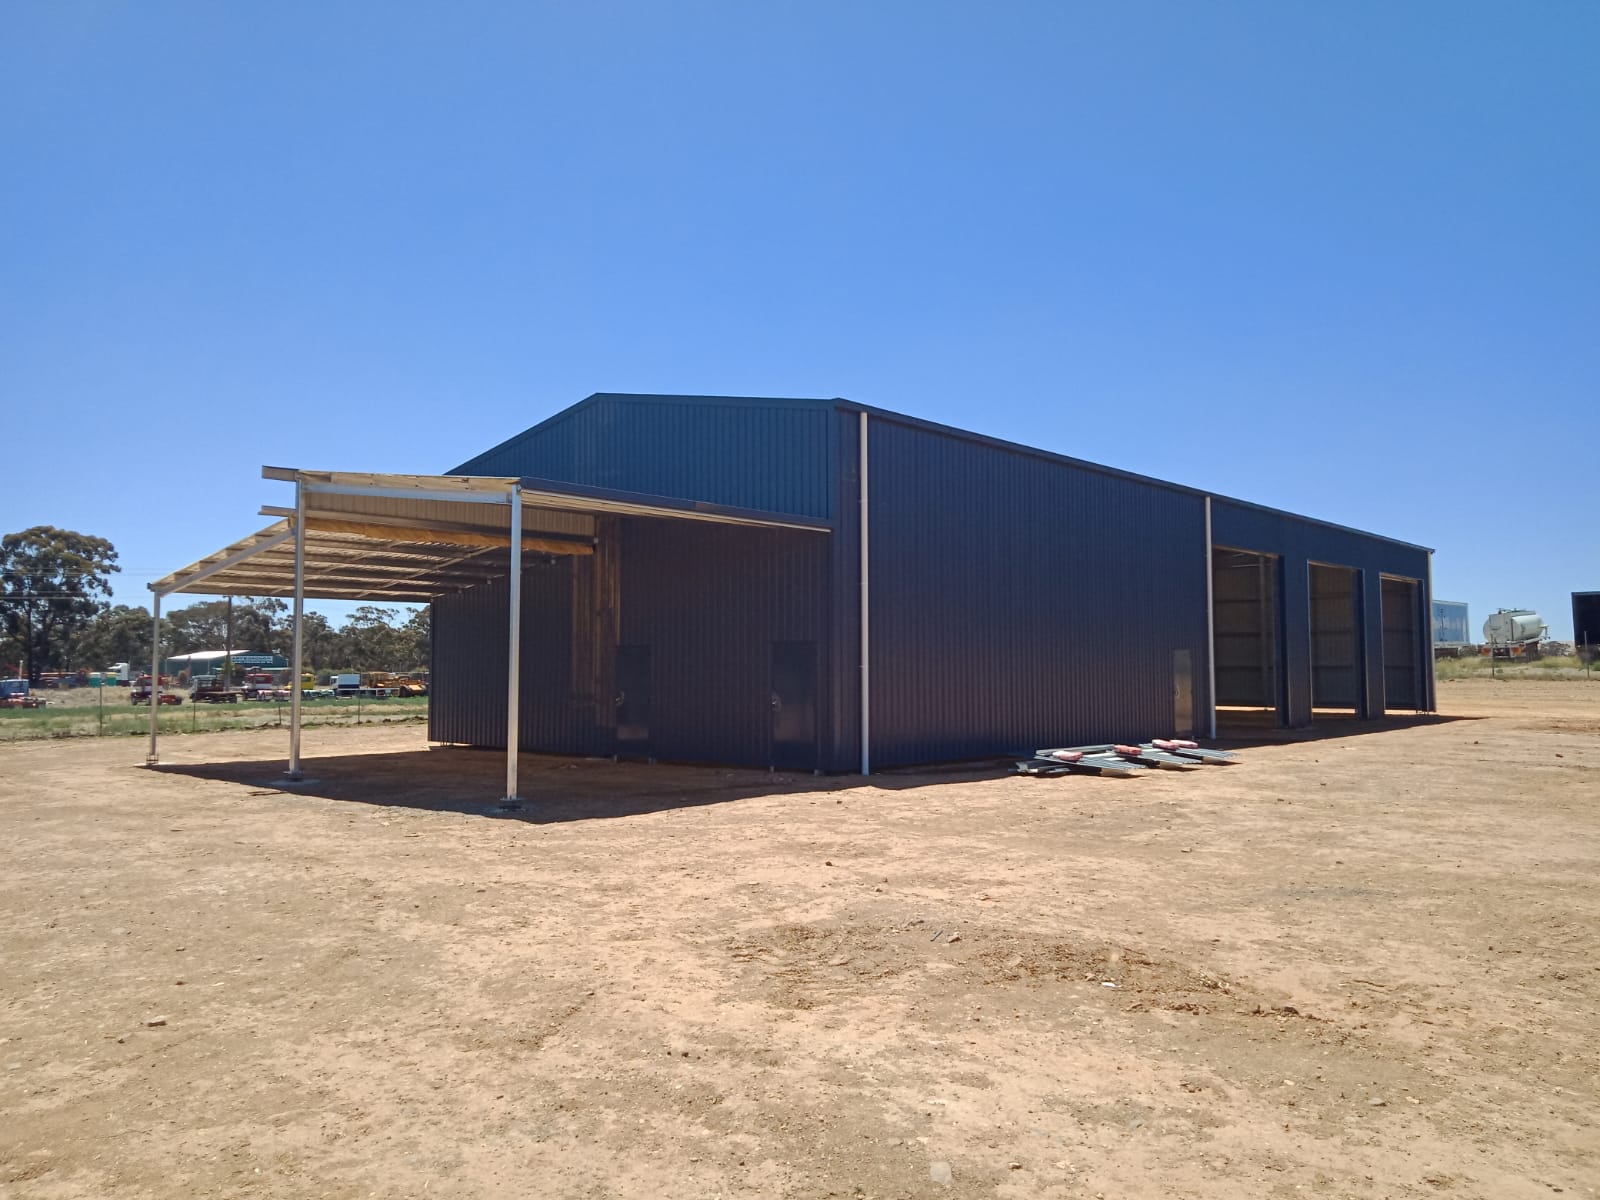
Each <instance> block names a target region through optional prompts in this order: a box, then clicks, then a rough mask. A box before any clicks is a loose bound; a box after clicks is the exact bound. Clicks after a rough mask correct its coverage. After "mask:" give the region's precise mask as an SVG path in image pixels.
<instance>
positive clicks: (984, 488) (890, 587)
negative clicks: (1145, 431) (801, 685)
mask: <svg viewBox="0 0 1600 1200" xmlns="http://www.w3.org/2000/svg"><path fill="white" fill-rule="evenodd" d="M869 442H870V447H869V448H870V457H869V472H870V477H869V478H870V489H869V496H870V511H871V526H870V537H871V546H872V578H871V597H872V601H871V603H872V648H871V666H872V746H873V762H874V764H876V765H881V766H895V765H901V764H910V763H919V762H934V761H939V760H949V759H959V758H971V757H978V756H984V755H993V754H999V753H1006V752H1009V751H1014V750H1033V749H1035V748H1038V747H1041V746H1048V745H1071V744H1074V743H1093V742H1102V741H1108V740H1126V739H1128V738H1133V737H1139V736H1147V737H1148V736H1162V735H1165V734H1170V733H1171V732H1173V726H1174V720H1175V714H1174V652H1175V651H1179V650H1187V651H1189V654H1190V659H1191V662H1192V664H1193V674H1192V680H1193V682H1192V687H1193V693H1192V696H1191V704H1192V707H1193V711H1194V712H1196V713H1200V712H1202V711H1203V710H1204V708H1205V706H1206V704H1207V697H1206V694H1205V679H1206V667H1205V663H1206V653H1207V631H1206V622H1205V579H1206V574H1205V573H1206V561H1207V554H1208V549H1207V546H1206V541H1205V511H1204V501H1203V499H1202V498H1201V497H1199V496H1195V495H1190V494H1185V493H1182V492H1177V491H1173V490H1168V489H1164V488H1158V487H1152V486H1149V485H1148V484H1144V483H1139V482H1135V481H1130V480H1127V479H1123V478H1119V477H1116V476H1113V475H1107V474H1101V473H1098V472H1093V471H1087V470H1082V469H1077V468H1074V467H1070V466H1064V465H1062V464H1060V463H1057V462H1051V461H1049V460H1048V459H1046V458H1043V457H1041V456H1038V455H1034V454H1030V453H1028V452H1026V451H1023V450H1015V451H1012V450H1006V449H1002V448H998V447H995V446H992V445H983V444H974V443H972V442H970V441H967V440H964V439H961V438H959V437H956V436H951V435H948V434H942V433H937V432H933V431H930V430H927V429H925V428H915V427H911V426H906V425H901V424H897V423H895V422H893V421H892V420H888V419H884V418H873V419H872V420H871V422H870V427H869Z"/></svg>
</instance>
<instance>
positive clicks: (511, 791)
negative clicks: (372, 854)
mask: <svg viewBox="0 0 1600 1200" xmlns="http://www.w3.org/2000/svg"><path fill="white" fill-rule="evenodd" d="M508 500H509V502H510V504H511V579H510V594H509V595H508V596H507V604H506V607H507V608H508V609H510V610H511V616H510V628H509V629H508V631H507V645H506V794H505V797H504V798H503V799H502V800H501V801H500V805H499V807H500V809H501V811H503V812H515V811H516V810H517V809H519V808H521V807H522V800H521V799H520V798H519V797H518V795H517V753H518V751H519V750H520V749H521V747H520V746H519V744H518V742H519V740H520V739H519V733H520V722H519V719H518V718H519V714H518V711H517V706H518V702H519V701H520V700H521V698H522V694H521V693H522V485H521V484H517V483H513V484H512V485H511V492H510V495H509V497H508Z"/></svg>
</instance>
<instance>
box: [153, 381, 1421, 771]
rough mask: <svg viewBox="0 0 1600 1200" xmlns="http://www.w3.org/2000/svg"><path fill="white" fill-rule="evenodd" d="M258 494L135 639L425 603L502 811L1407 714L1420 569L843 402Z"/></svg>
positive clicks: (453, 725)
mask: <svg viewBox="0 0 1600 1200" xmlns="http://www.w3.org/2000/svg"><path fill="white" fill-rule="evenodd" d="M263 474H264V475H265V476H266V477H267V478H269V479H276V480H281V481H284V482H289V483H293V484H294V486H295V504H294V507H292V508H291V507H272V506H268V507H264V508H263V509H262V512H263V514H264V515H267V516H271V517H275V518H277V520H276V521H275V523H274V524H272V525H270V526H269V527H268V528H266V529H263V530H261V531H260V532H258V533H256V534H253V535H251V536H250V537H247V538H244V539H242V540H241V541H239V542H236V543H234V544H233V545H231V546H228V547H224V548H223V549H222V550H219V551H217V552H216V553H215V554H213V555H211V556H209V557H208V558H205V559H201V560H200V561H199V562H196V563H194V564H192V565H191V566H189V567H187V568H185V569H184V570H182V571H178V572H175V573H174V574H172V575H170V576H168V577H166V578H164V579H162V580H159V581H157V582H156V583H155V584H153V585H152V590H153V591H154V592H155V599H156V622H157V626H158V631H159V622H160V601H161V598H162V597H163V596H165V595H168V594H171V593H178V592H199V593H208V594H242V595H276V596H286V597H292V598H293V600H294V610H295V616H296V631H297V632H296V647H295V652H294V659H295V662H296V669H297V670H298V664H299V662H300V657H301V656H300V648H299V632H298V630H299V616H300V612H301V604H302V601H303V599H304V598H305V597H325V598H336V599H376V600H380V601H382V600H391V601H427V602H431V603H432V605H433V662H432V680H431V689H430V690H431V696H432V701H431V704H430V712H429V722H430V728H429V736H430V738H431V739H432V740H433V741H436V742H443V743H458V744H467V745H474V746H484V747H496V748H500V749H503V750H504V751H505V752H506V759H507V766H506V775H507V781H506V796H507V798H508V799H511V800H514V799H515V797H516V791H517V785H516V779H517V773H516V758H517V754H518V752H519V750H535V751H545V752H552V753H564V754H584V755H628V756H638V757H643V758H651V759H664V760H675V761H689V762H714V763H728V764H738V765H748V766H762V767H774V768H781V769H785V770H817V771H860V772H862V773H868V772H869V771H870V770H872V769H873V768H874V767H891V766H906V765H914V764H919V763H930V762H938V761H950V760H957V759H963V758H976V757H982V756H989V755H996V754H1003V753H1009V752H1012V751H1017V750H1032V749H1034V748H1037V747H1040V746H1045V745H1052V744H1054V745H1063V744H1071V743H1080V744H1081V743H1095V742H1107V741H1120V740H1128V739H1133V738H1142V737H1148V736H1152V735H1161V734H1172V733H1176V734H1186V733H1211V734H1214V733H1215V732H1216V731H1217V728H1218V724H1219V721H1220V722H1222V723H1223V724H1224V725H1225V724H1227V723H1228V722H1251V723H1254V724H1257V725H1260V724H1275V725H1280V726H1287V727H1299V726H1305V725H1309V724H1311V723H1313V722H1314V721H1319V720H1325V719H1331V718H1333V717H1335V716H1338V715H1344V716H1348V717H1357V718H1376V717H1380V716H1382V715H1384V714H1385V713H1391V712H1396V711H1403V712H1418V711H1432V709H1433V707H1434V679H1433V656H1432V653H1431V645H1432V636H1431V629H1430V626H1431V617H1430V614H1431V594H1430V585H1429V569H1430V561H1431V559H1430V555H1431V553H1432V552H1431V551H1429V550H1428V549H1426V548H1424V547H1421V546H1415V545H1411V544H1409V543H1406V542H1400V541H1396V540H1394V539H1391V538H1385V537H1380V536H1377V535H1374V534H1368V533H1361V532H1358V531H1356V530H1351V529H1346V528H1343V527H1341V526H1337V525H1331V524H1328V523H1326V522H1321V521H1316V520H1313V519H1311V518H1309V517H1300V516H1295V515H1293V514H1290V513H1284V512H1279V511H1276V510H1273V509H1268V508H1263V507H1261V506H1259V505H1253V504H1248V503H1245V502H1243V501H1239V500H1234V499H1230V498H1226V497H1220V496H1212V495H1209V494H1207V493H1206V492H1203V491H1199V490H1196V489H1194V488H1189V487H1183V486H1180V485H1177V484H1173V483H1165V482H1162V481H1160V480H1156V479H1150V478H1146V477H1144V476H1140V475H1135V474H1132V473H1129V472H1125V471H1118V470H1114V469H1111V468H1109V467H1104V466H1100V465H1097V464H1095V463H1091V462H1086V461H1083V460H1080V459H1075V458H1069V457H1065V456H1062V455H1059V454H1052V453H1049V452H1046V451H1044V450H1041V449H1038V448H1035V447H1031V446H1023V445H1017V444H1014V443H1008V442H1002V441H997V440H995V439H992V438H987V437H984V436H982V435H979V434H975V433H969V432H966V431H963V430H958V429H952V428H949V427H947V426H942V425H936V424H933V423H931V422H927V421H922V420H918V419H916V418H913V417H908V416H904V415H901V414H898V413H892V412H887V411H884V410H881V409H876V408H870V407H867V406H864V405H860V404H855V403H851V402H849V401H845V400H800V399H764V398H748V397H709V396H638V395H614V394H600V395H595V396H591V397H589V398H588V399H587V400H585V401H583V402H581V403H579V404H577V405H574V406H573V407H571V408H569V409H566V410H565V411H563V412H560V413H558V414H556V415H555V416H553V417H551V418H550V419H549V420H547V421H544V422H543V423H541V424H539V425H536V426H534V427H533V428H531V429H529V430H527V431H526V432H524V433H521V434H518V435H517V436H516V437H514V438H512V439H510V440H509V441H506V442H503V443H501V444H500V445H498V446H496V447H494V448H493V449H491V450H488V451H485V452H484V453H483V454H480V455H478V456H477V457H475V458H473V459H471V460H469V461H468V462H465V463H462V464H460V465H459V466H457V467H456V468H455V469H454V470H453V471H452V472H450V473H449V474H448V475H445V476H414V475H370V474H348V473H333V472H319V471H302V470H291V469H283V468H266V469H264V471H263ZM158 644H159V639H158ZM152 670H154V664H152ZM292 707H293V709H294V712H293V714H292V719H291V737H290V744H291V746H290V775H291V777H293V776H296V775H298V772H299V767H300V753H299V711H298V710H299V691H298V689H296V690H295V693H294V703H293V705H292ZM156 727H157V721H156V709H155V707H154V706H152V709H151V745H150V754H149V759H150V761H151V762H155V761H156V760H157V757H158V756H157V744H156Z"/></svg>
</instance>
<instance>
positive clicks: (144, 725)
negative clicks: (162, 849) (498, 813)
mask: <svg viewBox="0 0 1600 1200" xmlns="http://www.w3.org/2000/svg"><path fill="white" fill-rule="evenodd" d="M95 690H96V692H98V693H99V695H98V696H97V698H96V699H95V700H94V701H93V702H84V701H81V700H79V699H78V698H76V697H74V698H73V700H72V701H71V702H68V703H55V702H53V701H52V699H51V697H50V694H49V693H35V694H36V695H42V696H43V697H44V699H45V701H46V707H44V708H9V709H0V744H9V743H15V742H30V741H46V740H50V739H64V738H84V737H137V736H139V735H141V734H143V735H144V736H147V737H148V736H149V733H150V707H149V705H147V704H132V703H130V702H129V700H128V693H127V692H126V691H125V690H123V689H118V688H97V689H95ZM300 718H301V725H302V726H303V727H305V728H312V727H315V726H323V725H411V724H422V723H424V722H426V721H427V719H428V698H427V697H426V696H390V697H388V698H386V699H375V698H371V697H354V698H349V699H322V698H319V699H315V700H304V701H302V702H301V709H300ZM156 720H157V722H158V727H159V729H160V732H161V734H162V735H163V736H165V735H168V734H179V733H183V734H187V733H216V732H222V731H228V730H240V729H274V728H281V729H285V730H287V729H288V727H289V702H288V701H287V700H272V701H262V700H240V701H238V702H237V703H234V704H205V703H201V704H195V703H193V702H192V701H191V700H190V699H189V698H188V697H184V699H183V702H182V703H181V704H176V705H161V706H160V710H159V712H158V713H157V717H156Z"/></svg>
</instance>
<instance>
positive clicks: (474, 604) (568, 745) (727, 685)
mask: <svg viewBox="0 0 1600 1200" xmlns="http://www.w3.org/2000/svg"><path fill="white" fill-rule="evenodd" d="M619 539H620V545H621V561H620V569H619V577H620V608H621V623H620V630H619V636H618V642H619V643H620V644H622V645H629V646H648V647H649V648H650V664H651V672H652V678H651V687H650V692H651V703H650V737H649V740H648V743H647V745H646V746H644V747H641V749H645V750H647V751H648V752H649V753H651V754H652V755H654V756H655V757H659V758H662V759H668V760H676V761H682V762H719V763H734V764H740V765H745V766H756V767H764V766H768V765H770V763H769V758H770V732H771V723H772V706H771V687H772V680H771V663H772V658H771V656H772V643H774V642H816V643H817V645H818V654H817V658H818V663H819V674H820V673H824V672H825V671H826V665H825V662H824V646H825V642H826V626H827V578H828V565H829V547H828V541H829V537H828V535H827V534H825V533H802V532H798V531H791V530H782V529H753V528H746V527H740V526H727V525H713V524H707V523H700V522H688V521H670V520H653V519H643V518H641V519H625V520H622V521H620V522H619ZM580 561H581V560H578V559H560V560H557V561H556V562H555V563H554V564H553V565H548V566H546V565H540V566H535V567H532V568H530V569H528V570H527V571H526V572H525V573H524V577H523V597H522V603H523V621H522V660H523V670H522V693H521V694H522V701H521V710H520V730H521V738H522V745H523V748H524V749H525V750H528V751H543V752H549V753H562V754H611V753H613V752H614V750H615V749H616V745H615V741H614V725H615V718H614V713H613V711H612V710H611V708H610V707H609V706H610V704H611V700H612V689H611V688H610V687H609V686H608V687H606V688H605V689H604V694H603V695H599V696H596V695H590V694H586V691H585V688H584V686H583V682H582V681H581V680H579V679H576V678H575V674H576V673H577V672H576V670H575V668H574V666H573V664H574V662H575V661H578V659H579V657H580V655H575V653H574V647H575V642H576V640H577V638H578V636H579V634H578V629H577V622H575V619H574V606H573V599H572V597H573V572H574V571H579V570H582V569H583V568H582V567H581V566H580V565H579V563H580ZM506 602H507V601H506V586H505V582H504V581H503V580H501V581H497V582H495V583H492V584H488V585H485V586H483V587H479V588H474V589H472V590H471V591H469V592H464V593H461V594H459V595H455V596H445V597H441V598H440V599H439V600H438V601H436V602H435V603H436V605H437V607H436V608H435V624H436V627H437V629H436V633H435V637H434V676H433V694H434V697H435V699H434V703H433V704H432V705H431V712H432V714H433V715H432V716H431V718H430V726H429V736H430V737H431V738H432V739H433V740H435V741H444V742H463V743H467V744H471V745H476V746H504V745H505V718H506V708H505V662H506V658H505V637H506V620H507V607H506ZM823 685H824V680H822V679H819V681H818V692H819V696H821V695H823V694H824V692H823ZM588 691H589V692H593V691H594V689H592V688H591V689H588ZM825 707H826V704H825V702H824V708H825ZM826 723H827V721H826V718H825V717H822V718H819V721H818V725H819V727H826ZM827 765H828V764H827V763H826V762H824V761H822V760H821V759H820V758H819V761H818V763H817V766H819V767H825V766H827Z"/></svg>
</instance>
